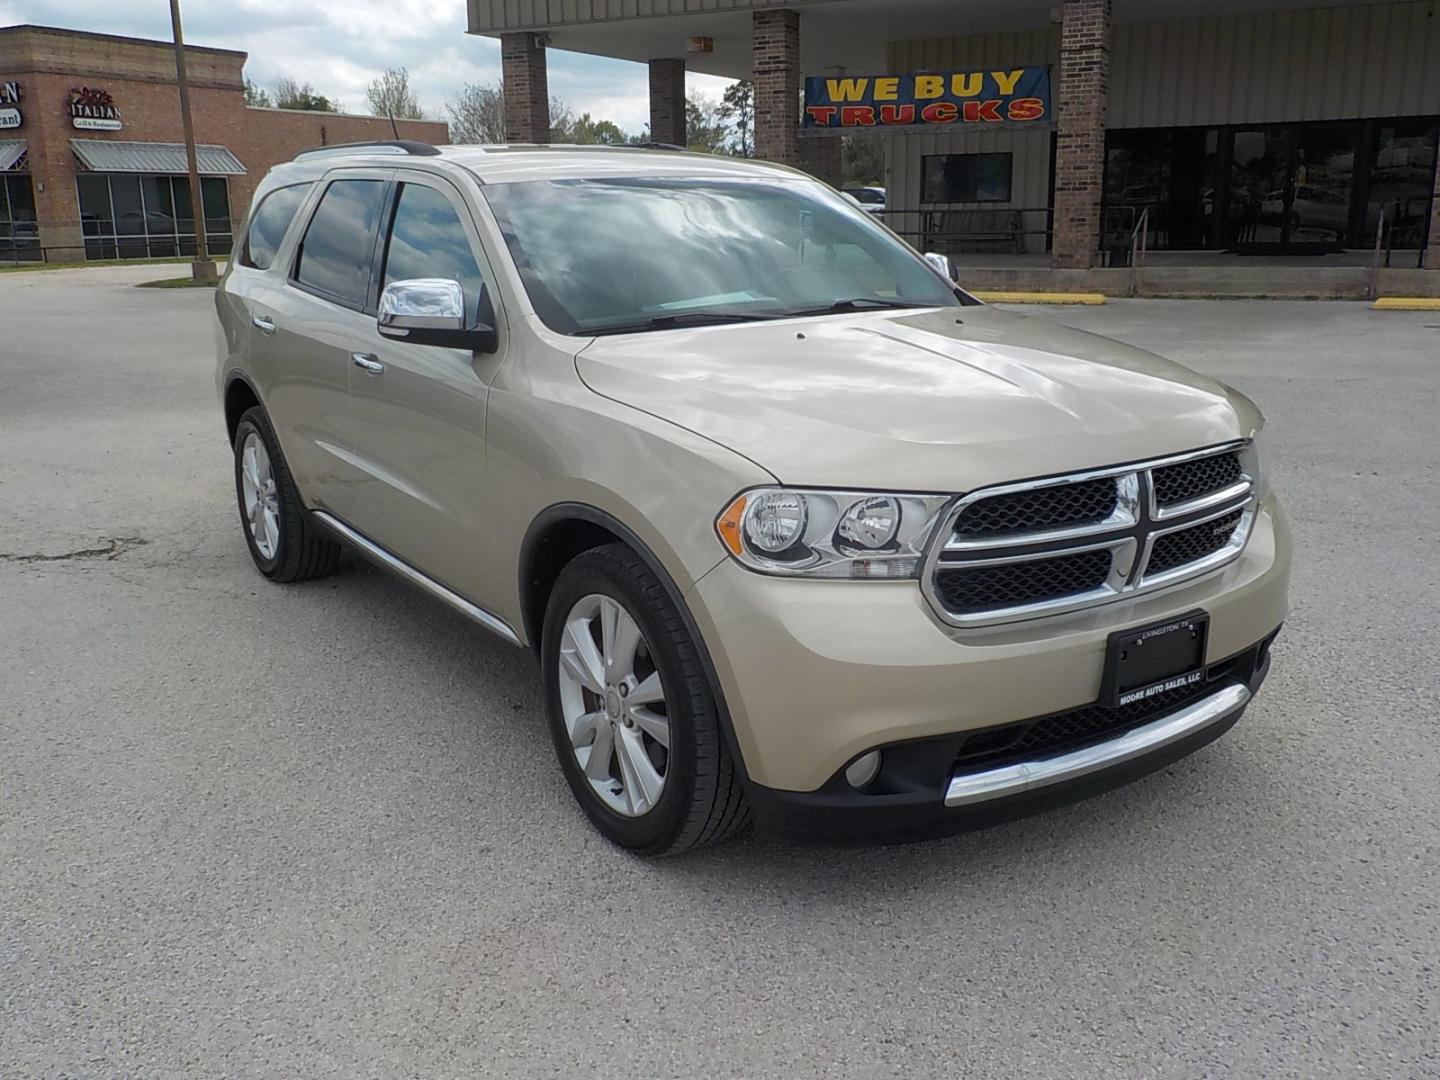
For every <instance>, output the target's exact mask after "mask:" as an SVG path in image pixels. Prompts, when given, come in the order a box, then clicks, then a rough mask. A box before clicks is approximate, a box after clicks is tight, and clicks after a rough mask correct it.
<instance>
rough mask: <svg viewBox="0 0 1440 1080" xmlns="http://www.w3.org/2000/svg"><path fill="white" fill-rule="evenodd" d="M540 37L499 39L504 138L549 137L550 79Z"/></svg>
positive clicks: (546, 139)
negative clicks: (502, 80) (503, 89)
mask: <svg viewBox="0 0 1440 1080" xmlns="http://www.w3.org/2000/svg"><path fill="white" fill-rule="evenodd" d="M543 40H544V39H543V38H541V37H539V36H537V35H536V34H531V33H518V34H505V35H504V36H503V37H501V39H500V69H501V74H502V76H503V79H504V84H505V138H506V140H508V141H509V142H512V143H548V142H549V141H550V79H549V73H548V69H547V68H546V64H545V46H544V44H542V42H543Z"/></svg>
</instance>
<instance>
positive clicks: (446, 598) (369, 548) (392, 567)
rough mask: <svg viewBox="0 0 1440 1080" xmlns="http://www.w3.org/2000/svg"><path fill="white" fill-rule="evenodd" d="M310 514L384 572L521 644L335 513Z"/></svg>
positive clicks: (503, 626)
mask: <svg viewBox="0 0 1440 1080" xmlns="http://www.w3.org/2000/svg"><path fill="white" fill-rule="evenodd" d="M311 512H312V513H313V514H314V515H315V517H317V518H318V519H319V520H320V522H321V524H323V525H324V526H325V527H326V528H328V529H331V530H332V531H334V532H335V533H336V534H337V535H338V536H340V537H341V538H343V539H344V540H346V541H348V542H349V543H351V544H353V545H354V546H355V547H357V548H359V549H360V552H361V553H362V554H363V555H365V556H366V557H368V558H369V559H371V560H373V561H374V562H376V563H379V564H380V565H381V566H382V567H384V568H385V569H386V570H389V571H391V572H392V573H395V574H398V575H400V577H402V578H404V579H405V580H406V581H409V582H411V583H413V584H415V585H418V586H420V588H422V589H424V590H425V591H426V592H427V593H429V594H430V595H431V596H433V597H435V599H437V600H440V601H442V602H444V603H446V604H449V605H450V606H451V607H452V608H454V609H455V610H456V611H458V612H460V614H461V615H464V616H465V617H466V618H467V619H470V620H472V621H474V622H477V623H479V624H480V625H481V626H483V627H484V628H485V629H486V630H489V631H490V632H491V633H492V634H498V635H499V636H500V637H501V638H503V639H505V640H506V641H508V642H509V643H510V644H511V645H519V644H520V638H519V636H518V635H517V634H516V633H515V631H514V630H512V629H511V628H510V624H509V623H507V622H506V621H505V620H504V619H502V618H500V617H499V616H498V615H492V614H490V612H488V611H486V610H485V609H484V608H482V607H480V606H479V605H477V604H472V603H471V602H470V601H469V600H466V599H465V598H464V597H463V596H461V595H460V594H459V593H457V592H453V591H452V590H450V589H447V588H446V587H445V586H444V585H441V584H440V582H438V581H436V580H435V579H434V578H431V577H426V576H425V575H424V574H422V573H421V572H420V571H419V570H416V569H415V567H413V566H411V565H410V564H409V563H407V562H405V561H404V560H403V559H401V558H399V557H398V556H396V555H392V554H391V553H390V552H388V551H386V550H385V549H384V548H383V547H381V546H380V545H379V544H377V543H375V541H373V540H371V539H369V538H368V537H365V536H363V535H362V534H360V533H358V532H356V531H355V530H354V529H352V528H351V527H350V526H349V525H346V524H345V523H344V522H343V521H341V520H340V519H339V518H337V517H336V516H335V515H334V514H329V513H326V512H325V511H324V510H314V511H311Z"/></svg>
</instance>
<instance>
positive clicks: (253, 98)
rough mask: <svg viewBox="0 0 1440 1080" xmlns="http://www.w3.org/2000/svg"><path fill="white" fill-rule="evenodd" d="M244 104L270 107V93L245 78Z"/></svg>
mask: <svg viewBox="0 0 1440 1080" xmlns="http://www.w3.org/2000/svg"><path fill="white" fill-rule="evenodd" d="M245 104H246V105H249V106H251V107H253V108H257V109H268V108H270V105H271V102H270V95H269V94H268V93H267V92H266V91H265V90H264V88H263V87H259V86H256V85H255V84H254V83H253V82H251V81H250V80H249V79H246V80H245Z"/></svg>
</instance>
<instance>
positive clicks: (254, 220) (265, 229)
mask: <svg viewBox="0 0 1440 1080" xmlns="http://www.w3.org/2000/svg"><path fill="white" fill-rule="evenodd" d="M310 188H311V185H310V184H293V185H291V186H290V187H282V188H276V189H275V190H274V191H272V192H270V194H269V195H266V196H265V198H263V199H261V200H260V205H259V207H257V208H256V210H255V213H254V214H252V215H251V217H250V229H249V231H247V232H246V233H245V250H244V251H242V252H241V253H240V265H241V266H253V267H254V268H255V269H256V270H268V269H270V264H271V263H273V262H274V261H275V252H276V251H278V250H279V248H280V241H281V240H283V239H285V230H286V229H288V228H290V222H291V221H292V220H293V219H294V217H295V211H297V210H299V209H300V204H301V203H302V202H304V201H305V196H306V195H308V194H310Z"/></svg>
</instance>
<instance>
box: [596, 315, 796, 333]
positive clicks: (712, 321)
mask: <svg viewBox="0 0 1440 1080" xmlns="http://www.w3.org/2000/svg"><path fill="white" fill-rule="evenodd" d="M779 317H780V316H778V315H756V314H753V313H751V312H748V311H681V312H676V313H675V314H674V315H656V316H655V317H654V318H651V319H645V320H643V321H641V322H633V323H623V324H621V325H620V326H602V327H600V328H599V329H596V330H586V331H584V333H587V334H593V335H594V336H595V337H605V336H607V335H610V334H643V333H646V332H647V331H650V330H679V329H681V328H682V327H686V326H721V325H724V324H725V323H741V322H768V321H769V320H771V319H776V318H779Z"/></svg>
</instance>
